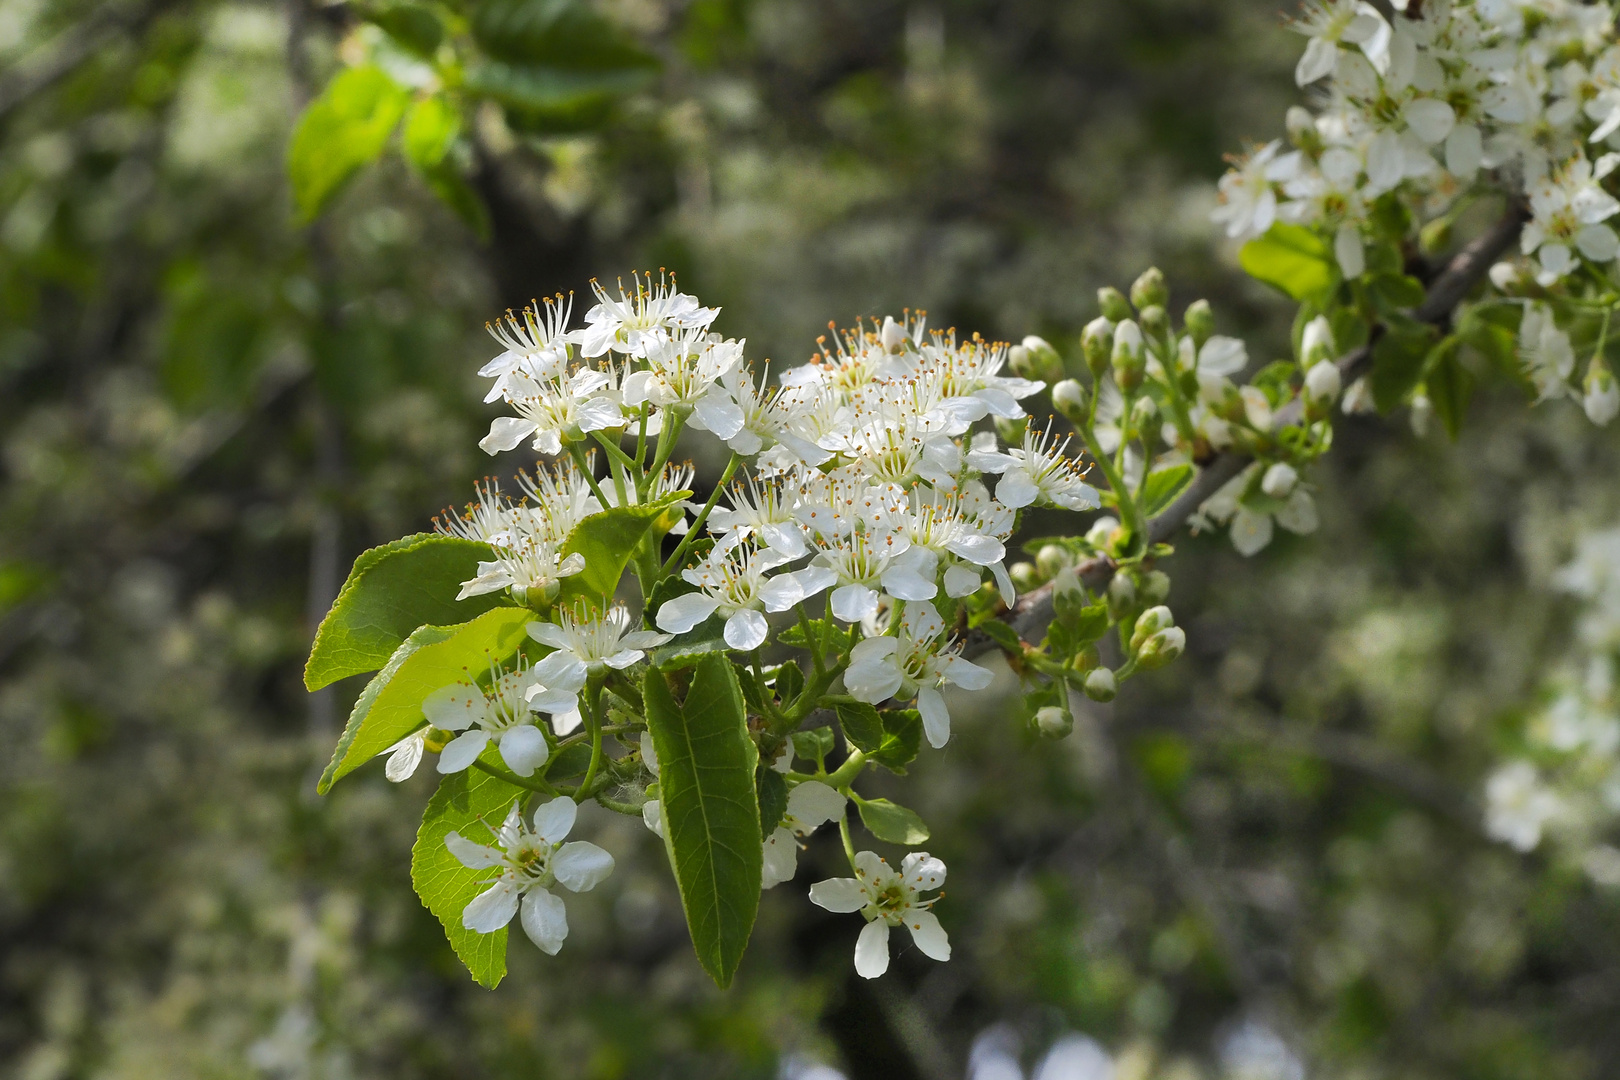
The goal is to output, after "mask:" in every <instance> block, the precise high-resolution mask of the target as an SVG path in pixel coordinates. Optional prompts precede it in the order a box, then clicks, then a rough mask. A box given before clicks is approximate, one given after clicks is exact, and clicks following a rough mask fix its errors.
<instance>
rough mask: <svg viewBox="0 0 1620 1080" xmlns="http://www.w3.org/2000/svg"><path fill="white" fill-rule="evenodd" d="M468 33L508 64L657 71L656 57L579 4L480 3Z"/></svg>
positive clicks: (560, 0)
mask: <svg viewBox="0 0 1620 1080" xmlns="http://www.w3.org/2000/svg"><path fill="white" fill-rule="evenodd" d="M472 32H473V36H474V37H475V38H476V39H477V40H478V43H479V45H480V46H482V47H483V51H484V52H485V53H487V54H488V55H490V56H493V57H496V58H497V59H500V60H507V61H511V62H513V63H523V64H532V65H537V66H544V67H551V68H562V69H566V70H572V71H579V72H615V71H635V72H641V73H644V74H651V73H652V72H654V71H656V70H657V69H658V60H657V58H656V57H654V56H653V55H652V54H650V53H648V52H646V51H645V50H643V49H641V48H639V47H638V46H636V45H635V44H634V43H633V42H631V41H630V40H629V39H628V38H627V37H626V36H625V35H624V34H623V33H622V32H621V31H620V30H619V28H618V27H617V26H615V25H614V24H613V23H612V22H610V21H609V20H608V19H606V18H603V17H602V16H601V15H599V14H597V13H596V12H595V11H593V10H592V9H591V6H590V5H589V4H587V3H582V2H581V0H483V2H482V3H480V4H479V5H478V8H477V11H476V13H475V14H474V15H473V19H472Z"/></svg>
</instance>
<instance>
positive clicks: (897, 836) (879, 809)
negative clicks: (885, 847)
mask: <svg viewBox="0 0 1620 1080" xmlns="http://www.w3.org/2000/svg"><path fill="white" fill-rule="evenodd" d="M855 807H856V809H857V810H859V811H860V814H861V824H862V825H865V826H866V831H867V832H869V833H871V834H872V835H873V836H875V837H877V838H878V839H879V840H884V841H887V842H888V843H891V844H904V845H905V846H906V847H913V846H915V845H917V844H921V843H925V842H926V841H927V840H928V826H927V825H926V824H925V823H924V822H923V819H922V818H920V817H918V816H917V815H916V814H914V813H913V812H912V811H910V810H907V809H906V808H905V807H903V806H900V805H898V804H896V803H892V802H890V801H889V800H888V799H862V798H859V797H857V798H856V800H855Z"/></svg>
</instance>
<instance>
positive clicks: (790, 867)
mask: <svg viewBox="0 0 1620 1080" xmlns="http://www.w3.org/2000/svg"><path fill="white" fill-rule="evenodd" d="M764 856H765V866H764V869H763V873H762V874H761V877H760V884H761V886H762V887H763V888H767V889H769V888H773V887H775V886H777V885H780V884H782V882H784V881H792V880H793V875H794V874H795V873H797V872H798V869H799V844H798V841H796V840H794V839H793V834H792V833H791V832H789V831H788V830H787V829H776V830H775V831H773V832H772V833H771V835H770V836H768V837H766V838H765V850H764Z"/></svg>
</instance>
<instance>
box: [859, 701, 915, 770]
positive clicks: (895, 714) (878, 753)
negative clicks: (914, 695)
mask: <svg viewBox="0 0 1620 1080" xmlns="http://www.w3.org/2000/svg"><path fill="white" fill-rule="evenodd" d="M878 716H880V717H882V719H883V742H882V744H880V745H879V746H878V748H877V749H876V750H874V751H872V752H871V753H870V754H868V755H867V760H869V761H875V762H877V763H878V764H879V765H882V766H883V767H884V768H885V769H888V770H889V771H890V772H895V773H904V772H905V771H906V766H907V765H909V764H910V763H911V762H913V761H915V760H916V759H917V748H918V747H919V746H920V745H921V744H922V713H920V712H918V711H917V710H916V709H884V710H883V711H882V712H880V713H878Z"/></svg>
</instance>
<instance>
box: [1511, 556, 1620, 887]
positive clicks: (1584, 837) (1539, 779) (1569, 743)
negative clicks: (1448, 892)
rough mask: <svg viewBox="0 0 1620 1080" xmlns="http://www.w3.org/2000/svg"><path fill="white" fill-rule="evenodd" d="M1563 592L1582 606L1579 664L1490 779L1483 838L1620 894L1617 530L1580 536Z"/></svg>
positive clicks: (1558, 682)
mask: <svg viewBox="0 0 1620 1080" xmlns="http://www.w3.org/2000/svg"><path fill="white" fill-rule="evenodd" d="M1556 584H1557V586H1558V587H1559V588H1560V589H1562V590H1564V591H1567V592H1569V593H1571V594H1573V595H1575V596H1577V597H1579V598H1580V599H1581V601H1582V608H1581V615H1580V619H1579V623H1578V625H1577V640H1576V649H1575V655H1574V656H1573V657H1572V659H1571V661H1570V663H1569V664H1568V665H1567V666H1566V667H1565V669H1564V670H1563V671H1562V672H1560V673H1559V675H1558V676H1557V677H1556V678H1555V679H1554V680H1553V683H1552V685H1551V686H1550V687H1549V691H1548V693H1549V700H1548V701H1546V703H1545V704H1544V705H1543V706H1542V707H1541V708H1539V709H1538V710H1536V711H1535V712H1534V713H1533V714H1532V716H1531V718H1530V721H1529V723H1528V724H1527V725H1526V727H1525V732H1524V734H1525V745H1524V748H1523V751H1522V755H1521V756H1518V757H1515V758H1514V759H1512V760H1510V761H1507V762H1506V763H1504V764H1503V765H1501V766H1500V767H1499V768H1498V769H1497V770H1496V771H1495V772H1493V773H1492V774H1491V776H1490V777H1489V778H1488V779H1487V780H1486V783H1485V803H1486V814H1485V825H1486V830H1487V831H1488V832H1489V833H1490V835H1491V836H1492V837H1493V838H1495V839H1497V840H1500V841H1502V842H1503V843H1506V844H1509V845H1511V846H1512V847H1514V848H1515V849H1517V850H1519V851H1532V850H1535V849H1536V848H1537V847H1539V846H1541V845H1542V844H1544V843H1545V844H1547V845H1548V846H1549V847H1550V848H1551V849H1552V850H1553V851H1555V852H1556V853H1557V854H1558V855H1559V856H1560V857H1562V858H1567V859H1568V860H1570V861H1571V862H1573V863H1575V864H1576V865H1578V866H1580V867H1581V868H1582V869H1584V870H1585V871H1586V873H1587V874H1588V875H1589V876H1590V877H1591V878H1592V879H1593V880H1594V881H1597V882H1598V883H1600V884H1603V885H1611V886H1620V846H1616V844H1615V826H1616V825H1617V824H1620V686H1617V684H1616V675H1617V670H1620V669H1617V666H1616V665H1617V663H1620V529H1611V530H1607V531H1604V532H1597V533H1591V534H1588V535H1586V536H1585V537H1583V538H1582V539H1581V541H1580V543H1579V545H1578V547H1577V551H1576V555H1575V558H1574V560H1573V561H1572V562H1571V563H1570V564H1569V565H1568V566H1566V567H1564V569H1563V570H1561V571H1560V572H1559V574H1558V576H1557V579H1556Z"/></svg>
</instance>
